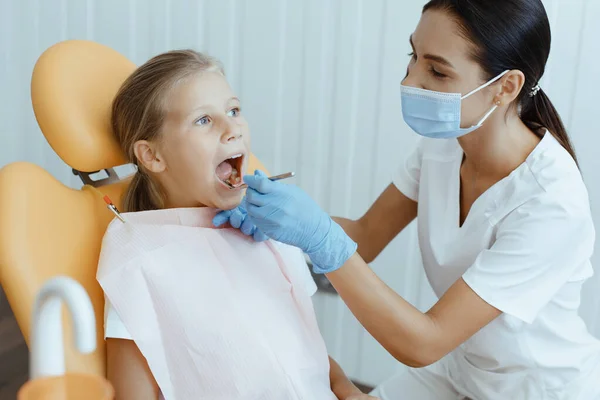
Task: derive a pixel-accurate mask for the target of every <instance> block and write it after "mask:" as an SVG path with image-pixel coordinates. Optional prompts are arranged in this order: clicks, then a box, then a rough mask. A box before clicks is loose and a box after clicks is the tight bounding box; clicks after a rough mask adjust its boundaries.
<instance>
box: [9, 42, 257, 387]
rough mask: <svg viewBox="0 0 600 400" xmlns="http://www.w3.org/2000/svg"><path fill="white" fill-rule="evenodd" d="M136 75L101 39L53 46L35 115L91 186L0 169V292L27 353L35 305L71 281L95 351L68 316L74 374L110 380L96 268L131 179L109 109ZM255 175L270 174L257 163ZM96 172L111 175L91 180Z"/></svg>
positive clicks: (16, 167) (252, 165)
mask: <svg viewBox="0 0 600 400" xmlns="http://www.w3.org/2000/svg"><path fill="white" fill-rule="evenodd" d="M134 69H135V65H134V64H133V63H132V62H130V61H129V60H128V59H127V58H125V57H124V56H123V55H121V54H119V53H117V52H116V51H114V50H112V49H110V48H108V47H105V46H103V45H100V44H97V43H94V42H89V41H79V40H70V41H65V42H61V43H58V44H56V45H54V46H52V47H50V48H49V49H48V50H46V51H45V52H44V53H43V54H42V55H41V57H40V58H39V60H38V61H37V63H36V65H35V68H34V71H33V76H32V82H31V98H32V104H33V109H34V112H35V116H36V119H37V121H38V124H39V126H40V128H41V130H42V133H43V134H44V136H45V137H46V139H47V141H48V142H49V144H50V145H51V147H52V148H53V149H54V151H55V152H56V153H57V154H58V155H59V156H60V158H61V159H62V160H63V161H64V162H65V163H66V164H67V165H69V166H70V167H71V168H72V169H73V172H74V173H75V174H77V175H78V176H80V178H81V179H82V181H83V183H84V186H83V188H82V189H81V190H74V189H71V188H69V187H66V186H64V185H63V184H62V183H60V182H59V181H58V180H56V179H55V178H54V177H52V176H51V175H50V174H49V173H48V172H46V171H45V170H44V169H42V168H40V167H38V166H36V165H33V164H30V163H25V162H18V163H13V164H9V165H7V166H5V167H4V168H2V169H0V285H2V288H3V289H4V291H5V292H6V297H7V299H8V301H9V304H10V306H11V308H12V310H13V313H14V315H15V317H16V320H17V322H18V325H19V328H20V329H21V332H22V333H23V335H24V337H25V341H26V342H27V344H28V346H31V344H30V341H29V339H30V338H29V336H30V331H31V317H32V307H33V303H34V300H35V297H36V294H37V293H38V291H39V290H40V288H41V287H42V285H43V284H44V283H45V282H46V281H47V280H48V279H50V278H53V277H56V276H59V275H62V276H68V277H71V278H73V279H75V280H76V281H77V282H79V283H80V284H81V285H82V286H83V287H84V288H85V290H86V291H87V293H88V295H89V297H90V299H91V301H92V305H93V308H94V313H95V317H96V337H97V348H96V351H94V352H93V353H91V354H87V355H85V354H81V353H79V352H78V351H76V350H75V348H74V346H73V339H74V338H73V332H72V324H71V321H70V319H69V318H68V317H67V316H66V313H64V314H63V332H64V335H63V340H64V343H65V344H64V346H65V368H66V371H67V372H78V373H88V374H97V375H101V376H105V374H106V373H105V371H106V369H105V358H106V357H105V346H104V335H103V330H104V318H103V314H104V295H103V293H102V290H101V288H100V286H99V284H98V283H97V281H96V268H97V264H98V258H99V254H100V246H101V241H102V236H103V235H104V232H105V229H106V227H107V225H108V223H109V222H110V221H111V220H112V218H113V217H114V215H113V214H112V213H111V212H110V211H109V210H108V209H107V208H106V204H105V203H104V200H103V196H104V195H108V196H109V197H110V198H111V200H112V201H113V202H114V203H115V205H116V206H117V207H120V206H121V197H122V194H123V192H124V190H125V188H126V187H127V185H128V182H129V180H128V178H125V179H123V180H120V178H119V176H118V175H117V174H116V172H115V171H114V169H113V168H114V167H116V166H119V165H122V164H125V163H126V159H125V156H124V155H123V154H122V153H121V150H120V148H119V146H118V144H117V143H116V141H115V140H114V139H113V137H112V134H111V130H110V108H111V103H112V100H113V97H114V96H115V94H116V93H117V90H118V89H119V87H120V85H121V83H122V82H123V81H124V80H125V78H126V77H127V76H128V75H129V74H131V73H132V72H133V71H134ZM248 169H249V171H254V170H255V169H262V170H265V169H264V166H263V165H262V164H261V163H260V162H259V161H258V160H257V159H256V158H255V157H254V156H251V157H250V160H249V166H248ZM98 171H104V172H106V174H107V176H108V177H107V178H105V179H100V180H94V179H93V178H92V177H93V176H94V173H96V172H98ZM265 172H266V171H265Z"/></svg>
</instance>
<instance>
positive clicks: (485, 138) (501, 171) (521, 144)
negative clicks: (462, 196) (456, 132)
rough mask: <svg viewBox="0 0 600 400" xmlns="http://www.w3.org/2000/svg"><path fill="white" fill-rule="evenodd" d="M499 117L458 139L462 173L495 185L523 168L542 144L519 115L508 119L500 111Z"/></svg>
mask: <svg viewBox="0 0 600 400" xmlns="http://www.w3.org/2000/svg"><path fill="white" fill-rule="evenodd" d="M496 113H497V114H496V115H494V116H493V117H494V118H492V117H490V119H488V121H486V123H484V125H483V126H482V127H481V128H479V129H477V130H475V131H473V132H472V133H470V134H468V135H465V136H463V137H461V138H459V139H458V141H459V143H460V146H461V147H462V149H463V152H464V160H463V169H465V170H467V171H474V172H477V175H478V176H479V177H481V178H485V179H490V180H494V181H496V180H500V179H502V178H504V177H505V176H507V175H509V174H510V173H511V172H512V171H514V170H515V169H516V168H517V167H518V166H519V165H521V164H522V163H523V162H524V161H525V160H526V159H527V157H528V156H529V154H531V152H532V151H533V149H534V148H535V147H536V146H537V144H538V143H539V141H540V138H539V137H538V136H537V135H535V133H533V132H532V131H531V130H530V129H529V128H528V127H527V126H526V125H525V124H524V123H523V121H521V119H520V118H519V117H518V116H517V115H516V113H515V114H514V115H512V116H509V117H506V118H505V115H504V113H503V112H501V110H496Z"/></svg>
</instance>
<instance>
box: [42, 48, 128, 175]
mask: <svg viewBox="0 0 600 400" xmlns="http://www.w3.org/2000/svg"><path fill="white" fill-rule="evenodd" d="M135 68H136V66H135V64H133V63H132V62H131V61H129V60H128V59H127V58H126V57H124V56H123V55H122V54H120V53H118V52H116V51H115V50H112V49H111V48H109V47H106V46H104V45H101V44H99V43H95V42H91V41H86V40H68V41H64V42H60V43H57V44H55V45H53V46H52V47H50V48H48V49H47V50H46V51H45V52H44V53H43V54H42V55H41V56H40V58H39V59H38V61H37V63H36V65H35V67H34V70H33V75H32V79H31V100H32V103H33V110H34V113H35V117H36V119H37V122H38V124H39V126H40V128H41V130H42V133H43V134H44V136H45V137H46V140H47V141H48V143H49V144H50V146H51V147H52V149H54V151H55V152H56V153H57V154H58V156H59V157H60V158H61V159H62V160H63V161H64V162H65V163H67V164H68V165H69V166H71V167H72V168H75V169H76V170H78V171H83V172H92V171H99V170H102V169H107V168H112V167H114V166H118V165H122V164H125V163H127V160H126V158H125V155H124V154H123V153H122V151H121V149H120V147H119V145H118V143H117V141H116V140H115V139H114V138H113V135H112V130H111V127H110V113H111V105H112V101H113V98H114V97H115V95H116V94H117V91H118V90H119V87H120V86H121V84H122V83H123V82H124V81H125V79H126V78H127V77H128V76H129V75H130V74H131V73H132V72H133V71H134V70H135Z"/></svg>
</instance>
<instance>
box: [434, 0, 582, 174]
mask: <svg viewBox="0 0 600 400" xmlns="http://www.w3.org/2000/svg"><path fill="white" fill-rule="evenodd" d="M428 10H439V11H443V12H447V13H448V14H449V15H451V16H452V17H454V18H455V19H456V21H457V23H458V25H459V27H460V30H461V34H462V35H463V36H464V38H465V39H467V40H468V41H470V42H471V44H472V45H473V46H472V48H473V53H472V54H471V56H472V57H473V59H474V60H475V61H476V62H477V63H478V64H479V65H480V66H481V67H482V68H483V70H484V71H485V73H486V75H487V76H486V77H485V80H490V79H492V78H494V77H495V76H497V75H499V74H501V73H502V72H504V71H505V70H507V69H508V70H510V69H518V70H520V71H521V72H523V74H524V75H525V83H524V85H523V88H522V90H521V93H519V96H518V98H517V99H516V105H517V107H518V109H520V116H521V120H522V121H523V122H524V123H525V124H526V125H527V127H529V129H531V130H532V131H533V132H535V133H536V134H538V135H541V134H542V129H541V128H546V129H548V131H549V132H551V133H552V134H553V135H554V137H556V139H557V140H558V142H559V143H560V144H561V145H562V146H563V147H564V148H565V149H566V150H567V151H568V152H569V154H571V156H572V157H573V159H574V160H575V162H576V163H577V157H576V156H575V150H574V149H573V145H572V144H571V141H570V139H569V136H568V135H567V131H566V129H565V127H564V125H563V123H562V120H561V118H560V116H559V115H558V112H557V111H556V109H555V108H554V106H553V105H552V102H551V101H550V99H549V98H548V96H547V95H546V93H544V91H543V89H541V88H540V89H539V90H538V91H537V93H535V94H533V92H535V90H534V88H536V85H537V84H538V83H539V81H540V79H541V78H542V75H543V74H544V70H545V68H546V61H547V60H548V56H549V54H550V41H551V34H550V23H549V21H548V15H547V14H546V10H545V9H544V5H543V4H542V2H541V0H431V1H429V2H428V3H427V4H425V6H424V7H423V12H426V11H428Z"/></svg>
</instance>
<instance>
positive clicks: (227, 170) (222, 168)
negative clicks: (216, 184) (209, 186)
mask: <svg viewBox="0 0 600 400" xmlns="http://www.w3.org/2000/svg"><path fill="white" fill-rule="evenodd" d="M216 173H217V177H218V178H219V179H220V180H222V181H226V180H228V179H229V178H230V177H231V174H232V173H233V167H232V166H231V164H229V163H228V162H227V161H223V162H222V163H221V164H219V165H218V166H217V169H216Z"/></svg>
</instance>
